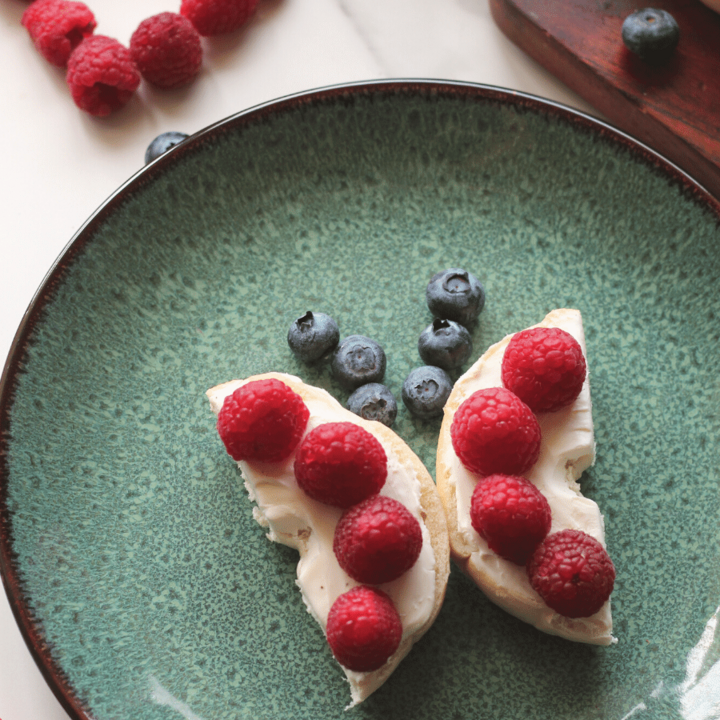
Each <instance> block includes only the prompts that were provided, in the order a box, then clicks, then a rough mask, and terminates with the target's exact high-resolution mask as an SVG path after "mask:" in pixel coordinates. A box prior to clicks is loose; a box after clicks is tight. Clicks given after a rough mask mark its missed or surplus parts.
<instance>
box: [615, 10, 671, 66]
mask: <svg viewBox="0 0 720 720" xmlns="http://www.w3.org/2000/svg"><path fill="white" fill-rule="evenodd" d="M622 39H623V42H624V43H625V46H626V47H627V49H628V50H630V52H632V53H635V55H638V56H639V57H640V58H642V59H643V60H645V61H646V62H648V63H651V64H659V63H662V62H665V61H666V60H668V58H669V57H670V56H671V55H672V54H673V52H674V50H675V48H676V47H677V44H678V42H679V40H680V28H679V27H678V24H677V22H676V21H675V18H674V17H673V16H672V15H671V14H670V13H669V12H667V11H666V10H656V9H655V8H645V9H644V10H637V11H636V12H634V13H632V15H628V16H627V17H626V18H625V20H624V21H623V24H622Z"/></svg>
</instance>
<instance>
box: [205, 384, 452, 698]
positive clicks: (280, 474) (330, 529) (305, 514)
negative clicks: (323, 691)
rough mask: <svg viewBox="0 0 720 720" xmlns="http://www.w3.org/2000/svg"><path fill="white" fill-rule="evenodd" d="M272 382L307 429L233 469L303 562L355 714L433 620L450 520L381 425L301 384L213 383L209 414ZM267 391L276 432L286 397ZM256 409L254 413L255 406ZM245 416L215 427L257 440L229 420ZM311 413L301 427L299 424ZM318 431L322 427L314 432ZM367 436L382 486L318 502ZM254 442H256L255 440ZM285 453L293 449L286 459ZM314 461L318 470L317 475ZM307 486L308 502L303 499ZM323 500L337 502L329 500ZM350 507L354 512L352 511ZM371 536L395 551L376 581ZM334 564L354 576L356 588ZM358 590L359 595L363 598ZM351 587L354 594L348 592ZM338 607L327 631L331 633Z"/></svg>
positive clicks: (422, 472)
mask: <svg viewBox="0 0 720 720" xmlns="http://www.w3.org/2000/svg"><path fill="white" fill-rule="evenodd" d="M271 380H272V385H274V384H275V383H282V384H284V385H285V386H286V387H287V389H288V395H289V397H290V400H292V395H297V396H298V397H299V398H300V399H301V404H302V407H299V408H297V409H296V412H297V413H298V415H299V422H298V423H297V426H300V425H301V426H302V428H303V430H302V437H297V436H296V435H295V432H294V430H293V432H287V433H286V434H287V437H288V438H289V440H288V441H287V442H286V441H285V440H284V439H283V441H282V442H281V443H280V445H281V446H282V449H283V451H282V453H280V454H279V455H278V456H277V459H275V460H272V461H267V460H264V459H261V460H254V459H249V458H248V457H247V455H245V456H244V457H241V456H238V458H239V459H238V465H239V467H240V470H241V473H242V477H243V480H244V481H245V487H246V488H247V490H248V494H249V496H250V499H251V500H253V501H254V502H255V507H254V508H253V516H254V517H255V519H256V520H257V522H258V523H259V524H260V525H262V526H263V527H265V528H267V530H268V535H267V536H268V538H269V539H270V540H273V541H275V542H280V543H283V544H285V545H288V546H290V547H292V548H295V549H296V550H298V551H299V553H300V559H299V562H298V567H297V585H298V587H299V588H300V591H301V592H302V596H303V600H304V602H305V605H306V606H307V609H308V611H309V612H310V614H311V615H312V616H313V618H314V619H315V620H316V621H317V622H318V623H319V624H320V625H321V627H322V628H323V630H324V631H325V632H326V634H327V639H328V644H329V645H330V649H331V650H332V652H333V654H334V655H335V657H336V659H337V660H338V662H339V663H340V665H341V667H342V669H343V671H344V672H345V674H346V676H347V679H348V681H349V683H350V690H351V695H352V705H354V704H357V703H358V702H361V701H362V700H364V699H365V698H367V697H368V696H369V695H370V694H371V693H373V692H374V691H375V690H377V689H378V688H379V687H380V686H381V685H382V684H383V683H384V682H385V681H386V680H387V678H388V677H389V676H390V675H391V673H392V672H393V670H394V669H395V668H396V667H397V665H398V664H399V662H400V661H401V660H402V659H403V658H404V657H405V655H407V653H408V652H409V651H410V649H411V647H412V645H413V644H414V643H415V642H416V641H417V640H419V639H420V637H422V635H423V634H424V633H425V632H426V631H427V630H428V629H429V628H430V626H431V625H432V624H433V622H434V621H435V618H436V616H437V614H438V612H439V610H440V607H441V605H442V602H443V600H444V597H445V589H446V586H447V581H448V576H449V573H450V552H449V540H448V531H447V522H446V519H445V514H444V512H443V508H442V503H441V502H440V497H439V495H438V493H437V489H436V487H435V484H434V482H433V480H432V478H431V477H430V474H429V473H428V471H427V469H426V468H425V466H424V465H423V464H422V462H421V461H420V459H419V458H418V457H417V456H416V455H415V454H414V453H413V452H412V451H411V450H410V448H409V447H408V446H407V445H406V444H405V443H404V442H403V441H402V440H401V439H400V438H399V437H398V436H397V435H396V434H395V433H394V432H393V431H392V430H391V429H390V428H388V427H387V426H385V425H383V424H382V423H381V422H378V421H372V420H365V419H363V418H361V417H359V416H358V415H356V414H355V413H352V412H350V411H349V410H347V409H346V408H344V407H343V406H342V405H341V404H340V403H339V402H338V401H337V400H335V398H333V397H332V396H331V395H330V394H329V393H327V392H326V391H325V390H322V389H320V388H316V387H313V386H311V385H306V384H305V383H303V382H302V381H301V380H300V379H299V378H297V377H294V376H291V375H286V374H282V373H268V374H265V375H259V376H255V377H251V378H247V379H245V380H234V381H231V382H228V383H225V384H223V385H218V386H217V387H214V388H211V389H210V390H208V391H207V396H208V398H209V400H210V406H211V408H212V410H213V412H215V414H216V415H217V414H220V413H221V412H222V414H223V415H224V414H225V410H224V405H225V400H226V398H228V402H230V403H231V405H233V404H234V405H238V403H239V400H238V399H240V400H241V399H242V397H244V396H245V395H246V394H247V395H248V396H249V397H251V398H253V399H255V398H256V397H257V392H253V393H244V392H242V388H244V387H246V386H250V387H251V388H259V389H261V390H262V389H263V388H264V387H266V386H267V385H268V381H271ZM258 383H259V384H258ZM270 389H271V390H272V391H273V394H271V395H270V397H271V399H272V402H273V405H272V407H273V408H275V407H277V408H279V410H282V412H279V411H278V412H279V414H276V415H273V416H271V420H272V422H273V423H276V424H277V423H280V420H282V422H283V423H284V422H285V420H286V415H285V409H286V408H288V407H290V406H291V403H290V400H287V399H284V398H285V396H284V395H280V396H277V395H276V394H274V393H275V391H274V390H273V388H272V387H271V388H270ZM264 392H267V391H266V390H265V391H264ZM290 393H292V395H290ZM255 404H257V405H258V406H259V407H260V403H257V402H256V403H255ZM261 407H262V409H263V410H265V409H267V407H268V403H267V402H263V403H262V404H261ZM243 412H244V411H243V410H242V409H237V410H233V411H232V413H233V416H231V417H227V418H225V417H223V422H221V423H220V427H221V428H224V427H225V426H228V427H232V428H235V427H238V428H240V429H242V431H243V432H245V433H247V434H249V435H250V436H252V433H249V430H246V429H245V427H244V425H243V423H242V422H241V421H240V418H239V417H238V418H235V417H234V414H235V413H238V414H242V413H243ZM306 412H307V414H308V418H307V419H305V418H304V416H305V413H306ZM257 414H258V416H261V417H262V418H263V419H264V418H265V417H266V414H261V413H260V412H259V411H258V412H257ZM278 417H279V418H280V420H278ZM286 424H287V423H286ZM346 424H352V427H354V428H357V430H358V431H357V432H355V433H349V434H348V432H347V426H346ZM290 425H291V426H292V427H293V428H294V427H296V425H293V424H290ZM324 426H325V427H324ZM268 427H269V424H268ZM317 428H323V430H322V431H320V432H316V431H317ZM367 435H369V436H371V437H370V440H371V441H372V442H371V443H370V444H371V445H379V446H381V450H382V451H383V452H382V453H379V454H378V458H377V459H378V461H381V462H380V464H381V465H382V466H383V467H382V468H381V469H382V471H383V472H382V475H378V478H377V482H375V481H373V485H372V486H370V487H369V488H367V489H366V490H364V491H363V493H361V496H359V497H360V499H357V500H355V502H356V503H357V504H356V505H352V506H351V507H350V508H349V509H345V508H344V507H343V506H344V505H345V503H344V501H338V500H337V498H335V497H329V496H326V495H325V494H324V493H325V492H326V485H327V483H326V480H327V477H332V473H333V472H334V468H343V467H345V466H346V464H347V463H348V462H353V458H355V457H358V458H360V460H361V459H362V458H361V456H362V453H360V455H358V454H357V453H356V452H355V450H356V447H360V445H362V444H363V443H365V440H363V436H367ZM244 437H245V436H243V439H244ZM340 437H342V441H343V443H344V444H346V445H347V447H346V450H345V451H344V452H342V453H340V455H338V452H337V449H336V448H335V449H331V448H329V444H333V443H336V444H338V439H339V438H340ZM308 438H309V440H308ZM251 439H252V441H253V442H254V443H255V444H258V439H257V438H254V437H251ZM346 441H348V442H346ZM350 441H351V442H350ZM287 448H290V450H289V451H287V452H286V449H287ZM232 450H234V446H233V445H230V447H229V452H230V451H232ZM301 455H302V458H301V459H300V461H299V462H298V459H299V458H300V456H301ZM360 460H358V461H360ZM314 463H317V464H318V468H317V469H319V470H321V472H320V474H319V475H317V476H316V474H315V472H314V469H313V464H314ZM385 464H386V475H385V467H384V466H385ZM298 473H300V476H301V477H302V483H301V482H299V478H298ZM308 480H309V484H308V486H307V488H303V487H302V484H306V483H308ZM318 488H320V491H319V495H317V493H318ZM308 489H309V490H310V493H312V494H309V493H308V492H307V490H308ZM368 492H369V493H370V495H369V497H368V496H367V493H368ZM344 494H345V491H343V495H344ZM313 495H317V496H316V497H314V496H313ZM365 497H368V499H367V500H365V499H364V498H365ZM384 498H387V499H389V500H388V501H385V500H384ZM328 500H331V501H332V502H331V503H328V502H327V501H328ZM398 505H401V506H402V508H399V507H398ZM356 507H357V508H359V509H358V510H357V511H356V510H355V508H356ZM344 515H345V522H344V523H343V526H342V527H341V532H339V533H338V539H337V550H338V553H339V554H340V556H341V558H342V564H341V563H340V562H339V560H338V558H337V557H336V553H335V548H334V543H335V535H336V532H335V531H336V527H337V525H338V523H339V522H340V520H341V518H342V517H343V516H344ZM368 528H369V533H367V536H366V537H365V538H364V539H361V542H360V543H359V545H360V546H361V547H360V548H359V552H358V548H354V549H353V551H352V552H351V551H350V549H349V548H348V545H352V538H349V537H348V533H353V532H356V533H358V534H362V533H364V532H365V531H367V530H368ZM375 531H379V532H381V533H382V534H384V537H386V538H387V539H388V540H389V542H391V543H392V544H394V545H397V547H396V549H395V551H393V552H392V553H391V554H390V556H389V557H386V558H383V561H382V562H383V564H384V567H382V568H379V569H378V570H379V572H377V573H376V572H375V571H374V569H371V570H370V571H368V568H367V563H368V562H373V558H377V557H378V556H377V553H378V551H380V552H382V549H381V548H380V549H378V547H377V544H376V543H375V542H374V539H373V538H371V537H370V535H372V534H373V533H374V532H375ZM418 534H419V536H420V537H418ZM378 562H379V561H378ZM341 565H344V566H346V567H347V569H349V570H350V573H351V574H352V575H355V576H356V578H355V579H353V577H351V575H350V574H348V572H346V570H344V569H343V567H342V566H341ZM368 583H372V586H369V585H368ZM368 587H370V590H368V589H367V588H368ZM360 588H365V589H364V590H362V591H361V590H360ZM354 589H357V592H355V593H352V594H351V593H350V591H352V590H354ZM340 598H342V600H341V599H340ZM349 600H352V602H349ZM337 603H339V604H337ZM333 607H334V608H335V610H334V612H333V613H332V617H333V618H334V619H333V623H331V625H330V626H328V618H329V616H330V615H331V610H332V608H333ZM364 608H365V609H367V608H370V609H371V610H372V612H370V610H368V611H367V612H366V611H365V609H364ZM368 612H369V613H370V615H371V616H373V617H377V618H378V623H380V624H379V625H378V627H374V626H372V623H371V624H370V625H368V617H367V616H368ZM396 615H397V617H399V618H400V622H401V628H400V632H399V633H398V628H397V627H396V622H395V621H394V620H391V618H393V617H395V616H396ZM338 618H339V619H338ZM373 622H374V621H373ZM344 623H351V626H350V627H345V625H344ZM353 623H354V624H355V625H354V626H353ZM388 628H390V629H388ZM390 630H392V632H390ZM391 635H392V636H393V637H395V635H397V639H398V642H395V640H393V641H392V642H390V641H389V638H390V639H392V638H391V637H390V636H391ZM353 643H356V645H357V646H356V647H355V646H353ZM388 653H389V656H388ZM343 662H345V663H347V664H343ZM357 668H369V669H367V670H358V669H357Z"/></svg>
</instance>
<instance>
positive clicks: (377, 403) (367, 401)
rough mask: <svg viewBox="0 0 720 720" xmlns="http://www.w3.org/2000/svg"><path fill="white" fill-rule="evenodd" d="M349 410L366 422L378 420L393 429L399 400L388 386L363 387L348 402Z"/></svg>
mask: <svg viewBox="0 0 720 720" xmlns="http://www.w3.org/2000/svg"><path fill="white" fill-rule="evenodd" d="M347 409H348V410H350V412H354V413H355V414H356V415H359V416H360V417H361V418H364V419H365V420H377V421H378V422H381V423H382V424H383V425H387V426H388V427H392V424H393V423H394V422H395V417H396V416H397V400H395V396H394V395H393V394H392V392H391V391H390V388H388V387H387V386H386V385H382V384H381V383H375V382H372V383H367V384H366V385H361V386H360V387H359V388H358V389H357V390H356V391H355V392H354V393H353V394H352V395H351V396H350V397H349V398H348V401H347Z"/></svg>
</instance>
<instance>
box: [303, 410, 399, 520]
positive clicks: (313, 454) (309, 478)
mask: <svg viewBox="0 0 720 720" xmlns="http://www.w3.org/2000/svg"><path fill="white" fill-rule="evenodd" d="M386 477H387V456H386V455H385V451H384V450H383V447H382V445H381V444H380V443H379V442H378V441H377V440H376V439H375V438H374V437H373V436H372V435H371V434H370V433H369V432H368V431H367V430H365V429H363V428H361V427H360V426H359V425H356V424H355V423H351V422H334V423H325V424H323V425H318V426H317V427H316V428H315V429H314V430H311V431H310V432H309V433H308V434H307V435H306V436H305V439H304V440H303V441H302V443H301V444H300V447H299V448H298V451H297V455H296V456H295V478H296V479H297V482H298V485H299V486H300V487H301V488H302V489H303V490H304V491H305V493H306V494H307V495H309V496H310V497H311V498H313V500H319V501H320V502H322V503H325V504H327V505H334V506H335V507H341V508H348V507H350V506H351V505H355V504H356V503H359V502H361V501H362V500H365V499H366V498H368V497H370V496H371V495H376V494H377V493H379V492H380V489H381V488H382V486H383V485H384V484H385V478H386Z"/></svg>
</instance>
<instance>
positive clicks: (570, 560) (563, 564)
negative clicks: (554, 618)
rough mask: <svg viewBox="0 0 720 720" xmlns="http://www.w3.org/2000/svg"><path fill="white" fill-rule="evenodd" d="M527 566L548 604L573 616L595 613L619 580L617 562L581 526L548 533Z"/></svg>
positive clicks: (557, 610) (529, 576)
mask: <svg viewBox="0 0 720 720" xmlns="http://www.w3.org/2000/svg"><path fill="white" fill-rule="evenodd" d="M526 567H527V574H528V578H529V580H530V584H531V585H532V586H533V588H534V589H535V590H536V591H537V592H538V594H539V595H540V597H541V598H542V599H543V600H544V601H545V604H546V605H547V606H548V607H550V608H552V609H553V610H555V612H558V613H560V614H561V615H565V616H566V617H570V618H577V617H589V616H590V615H594V614H595V613H596V612H597V611H598V610H599V609H600V608H601V607H602V606H603V604H604V603H605V601H606V600H607V599H608V598H609V597H610V593H612V590H613V586H614V584H615V566H614V565H613V563H612V560H611V559H610V556H609V555H608V554H607V552H606V551H605V548H604V547H603V546H602V545H601V544H600V543H599V542H598V541H597V540H595V538H593V537H591V536H590V535H588V534H587V533H584V532H582V531H581V530H561V531H560V532H556V533H553V534H552V535H548V537H546V538H545V540H543V541H542V542H541V543H540V545H539V546H538V547H537V549H536V550H535V552H534V553H533V554H532V555H531V556H530V559H529V560H528V562H527V566H526Z"/></svg>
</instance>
